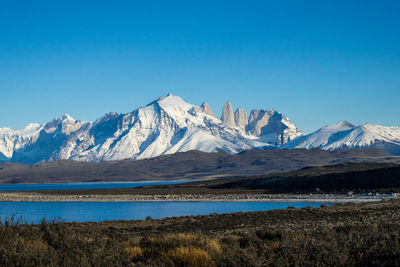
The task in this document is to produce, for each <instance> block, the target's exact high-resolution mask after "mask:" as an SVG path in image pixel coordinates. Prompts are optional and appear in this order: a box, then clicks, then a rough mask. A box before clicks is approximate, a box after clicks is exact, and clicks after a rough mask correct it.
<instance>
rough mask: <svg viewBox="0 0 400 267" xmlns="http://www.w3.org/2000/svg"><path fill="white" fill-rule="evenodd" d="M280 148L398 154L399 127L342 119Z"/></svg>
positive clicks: (399, 147) (399, 152) (399, 143)
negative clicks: (379, 150) (350, 121)
mask: <svg viewBox="0 0 400 267" xmlns="http://www.w3.org/2000/svg"><path fill="white" fill-rule="evenodd" d="M282 148H289V149H293V148H307V149H311V148H321V149H326V150H336V149H341V148H345V149H351V148H377V149H381V150H383V151H386V152H388V153H390V154H392V155H400V127H385V126H380V125H376V124H371V123H367V124H363V125H360V126H354V125H352V124H351V123H349V122H346V121H342V122H339V123H337V124H334V125H331V126H326V127H323V128H321V129H319V130H317V131H315V132H313V133H311V134H308V135H305V136H301V137H299V138H297V139H295V140H293V141H291V142H289V143H287V144H285V145H284V146H282Z"/></svg>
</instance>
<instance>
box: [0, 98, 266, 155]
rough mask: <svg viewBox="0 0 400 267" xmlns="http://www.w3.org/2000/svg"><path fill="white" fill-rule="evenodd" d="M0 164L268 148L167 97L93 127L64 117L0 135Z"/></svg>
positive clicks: (200, 110)
mask: <svg viewBox="0 0 400 267" xmlns="http://www.w3.org/2000/svg"><path fill="white" fill-rule="evenodd" d="M0 140H1V143H0V153H1V154H0V155H1V158H0V160H3V161H4V160H11V161H16V162H21V163H36V162H41V161H52V160H59V159H74V160H83V161H104V160H120V159H127V158H133V159H143V158H151V157H155V156H159V155H163V154H172V153H176V152H182V151H188V150H201V151H205V152H215V151H225V152H228V153H237V152H240V151H243V150H248V149H253V148H257V147H264V146H270V144H268V143H266V142H263V141H260V140H259V138H258V137H256V136H251V135H248V134H246V133H244V132H242V131H240V130H239V129H236V128H234V127H233V128H232V127H229V126H227V125H225V124H224V123H222V122H221V121H220V120H219V119H217V118H216V117H215V116H214V115H213V114H212V112H211V113H210V109H209V107H208V105H206V104H203V105H202V106H201V107H198V106H195V105H192V104H189V103H187V102H185V101H184V100H183V99H181V98H180V97H177V96H174V95H171V94H170V95H168V96H166V97H161V98H159V99H158V100H156V101H154V102H152V103H150V104H149V105H147V106H145V107H141V108H138V109H136V110H134V111H132V112H131V113H127V114H116V113H109V114H106V115H105V116H103V117H101V118H99V119H98V120H96V121H95V122H84V121H78V120H75V119H73V118H71V117H70V116H69V115H64V116H63V117H62V118H61V119H59V118H56V119H54V120H52V121H50V122H48V123H46V124H44V125H42V126H39V125H30V126H28V127H27V128H25V129H24V130H21V131H12V130H10V129H8V128H3V129H0Z"/></svg>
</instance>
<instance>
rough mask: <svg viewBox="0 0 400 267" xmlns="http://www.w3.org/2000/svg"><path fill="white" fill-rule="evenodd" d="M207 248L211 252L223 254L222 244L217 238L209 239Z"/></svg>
mask: <svg viewBox="0 0 400 267" xmlns="http://www.w3.org/2000/svg"><path fill="white" fill-rule="evenodd" d="M207 248H208V251H209V252H210V253H211V254H221V252H222V249H221V245H220V243H219V241H218V239H216V238H214V239H211V240H209V241H208V244H207Z"/></svg>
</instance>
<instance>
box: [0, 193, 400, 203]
mask: <svg viewBox="0 0 400 267" xmlns="http://www.w3.org/2000/svg"><path fill="white" fill-rule="evenodd" d="M398 198H400V196H398V195H397V194H378V195H343V194H329V195H327V194H325V195H324V194H316V195H306V194H251V195H244V194H241V195H233V194H226V195H222V194H218V195H210V194H206V195H197V194H196V195H134V194H107V195H96V194H88V195H76V194H71V195H46V194H41V193H36V192H0V202H313V203H315V202H318V203H365V202H377V201H381V200H390V199H398Z"/></svg>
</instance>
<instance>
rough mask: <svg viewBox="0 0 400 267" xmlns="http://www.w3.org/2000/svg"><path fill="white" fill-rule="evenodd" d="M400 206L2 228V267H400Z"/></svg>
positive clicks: (10, 222)
mask: <svg viewBox="0 0 400 267" xmlns="http://www.w3.org/2000/svg"><path fill="white" fill-rule="evenodd" d="M399 211H400V201H396V200H392V201H389V202H378V203H367V204H345V205H337V206H335V207H321V208H305V209H294V208H288V209H286V210H275V211H266V212H250V213H232V214H222V215H217V214H213V215H208V216H186V217H176V218H165V219H160V220H153V219H151V218H147V219H146V220H142V221H113V222H102V223H62V222H60V221H53V222H45V221H43V222H42V223H40V224H37V225H28V224H24V223H22V222H21V221H19V220H13V219H12V218H11V219H8V220H4V219H3V223H2V225H1V226H0V265H2V266H288V265H291V266H296V265H297V266H300V265H301V266H310V265H313V266H315V265H336V266H368V265H370V266H372V265H373V266H398V265H400V212H399Z"/></svg>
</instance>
